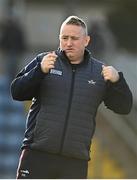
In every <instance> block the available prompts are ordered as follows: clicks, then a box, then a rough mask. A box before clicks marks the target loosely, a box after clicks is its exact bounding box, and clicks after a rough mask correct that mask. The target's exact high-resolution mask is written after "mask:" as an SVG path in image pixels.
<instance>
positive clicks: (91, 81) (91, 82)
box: [88, 79, 96, 85]
mask: <svg viewBox="0 0 137 180" xmlns="http://www.w3.org/2000/svg"><path fill="white" fill-rule="evenodd" d="M88 83H89V84H92V85H95V84H96V82H95V81H93V80H92V79H91V80H89V81H88Z"/></svg>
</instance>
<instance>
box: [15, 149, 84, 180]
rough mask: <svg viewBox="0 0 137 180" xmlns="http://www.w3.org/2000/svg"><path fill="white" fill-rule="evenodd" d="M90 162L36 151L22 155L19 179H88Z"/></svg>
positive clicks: (27, 151) (18, 171)
mask: <svg viewBox="0 0 137 180" xmlns="http://www.w3.org/2000/svg"><path fill="white" fill-rule="evenodd" d="M87 167H88V161H86V160H80V159H75V158H68V157H65V156H61V155H55V154H50V153H45V152H40V151H36V150H30V149H26V150H23V151H22V153H21V157H20V161H19V166H18V170H17V179H86V178H87Z"/></svg>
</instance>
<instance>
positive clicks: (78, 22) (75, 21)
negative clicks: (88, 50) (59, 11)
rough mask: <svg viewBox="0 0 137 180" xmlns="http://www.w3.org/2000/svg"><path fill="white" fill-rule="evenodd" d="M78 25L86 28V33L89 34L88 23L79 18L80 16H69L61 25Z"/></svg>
mask: <svg viewBox="0 0 137 180" xmlns="http://www.w3.org/2000/svg"><path fill="white" fill-rule="evenodd" d="M65 24H67V25H69V24H70V25H76V26H81V27H82V28H83V29H84V30H85V34H86V35H87V34H88V32H87V25H86V23H85V22H84V20H83V19H81V18H79V17H78V16H69V17H68V18H67V19H66V20H65V21H64V22H63V23H62V25H61V27H62V26H63V25H65Z"/></svg>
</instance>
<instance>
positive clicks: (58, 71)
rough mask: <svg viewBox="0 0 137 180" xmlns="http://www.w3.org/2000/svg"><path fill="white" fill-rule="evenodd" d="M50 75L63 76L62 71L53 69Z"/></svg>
mask: <svg viewBox="0 0 137 180" xmlns="http://www.w3.org/2000/svg"><path fill="white" fill-rule="evenodd" d="M50 74H56V75H59V76H62V71H60V70H57V69H51V70H50Z"/></svg>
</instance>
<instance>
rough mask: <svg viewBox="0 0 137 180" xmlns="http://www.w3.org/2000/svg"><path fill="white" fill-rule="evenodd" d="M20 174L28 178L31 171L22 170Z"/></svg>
mask: <svg viewBox="0 0 137 180" xmlns="http://www.w3.org/2000/svg"><path fill="white" fill-rule="evenodd" d="M20 172H21V176H22V177H26V176H27V175H28V174H29V171H28V170H27V169H26V170H20Z"/></svg>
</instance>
